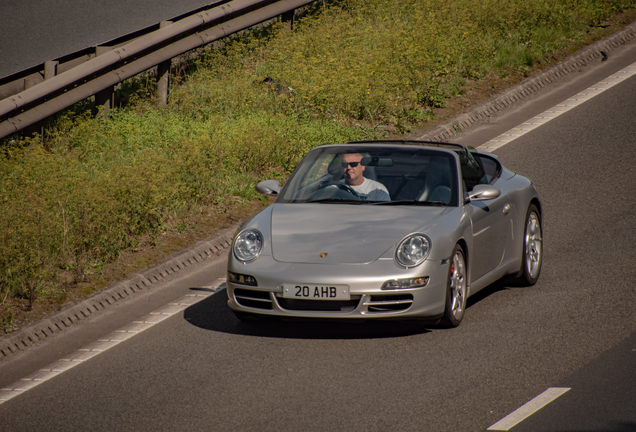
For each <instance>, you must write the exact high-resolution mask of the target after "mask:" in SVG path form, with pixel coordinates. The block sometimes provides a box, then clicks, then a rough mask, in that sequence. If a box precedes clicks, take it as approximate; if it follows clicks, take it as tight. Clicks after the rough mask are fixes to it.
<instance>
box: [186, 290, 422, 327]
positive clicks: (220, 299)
mask: <svg viewBox="0 0 636 432" xmlns="http://www.w3.org/2000/svg"><path fill="white" fill-rule="evenodd" d="M183 317H184V319H185V320H186V321H187V322H189V323H190V324H192V325H194V326H197V327H199V328H202V329H205V330H212V331H217V332H223V333H231V334H240V335H245V336H259V337H275V338H289V339H378V338H394V337H406V336H414V335H421V334H426V333H428V332H429V331H430V330H429V328H431V327H430V326H428V328H427V326H426V325H425V324H424V323H420V322H406V321H376V320H365V321H358V320H356V321H351V320H338V321H333V320H332V321H330V320H317V319H316V320H296V319H294V320H288V319H286V320H281V319H275V318H265V319H257V320H254V321H247V322H245V321H240V320H239V319H238V318H236V316H235V315H234V313H233V312H232V311H231V310H230V308H229V307H228V306H227V294H226V292H225V290H224V289H223V290H220V291H218V292H217V293H215V294H214V295H211V296H210V297H208V298H206V299H205V300H202V301H200V302H198V303H196V304H194V305H192V306H190V307H188V308H187V309H186V310H185V311H184V313H183Z"/></svg>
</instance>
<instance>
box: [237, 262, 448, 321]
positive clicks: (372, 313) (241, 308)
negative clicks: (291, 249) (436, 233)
mask: <svg viewBox="0 0 636 432" xmlns="http://www.w3.org/2000/svg"><path fill="white" fill-rule="evenodd" d="M448 266H449V264H448V262H444V261H442V262H440V261H425V262H424V263H422V264H421V265H419V266H418V267H415V268H411V269H404V268H402V267H400V266H399V265H397V264H396V263H395V261H394V260H393V259H390V260H388V259H386V260H382V259H380V260H376V261H374V262H372V263H369V264H337V265H334V264H332V265H327V264H296V263H281V262H277V261H275V260H274V259H273V258H271V257H263V256H261V257H259V258H258V259H257V260H256V261H254V262H252V263H248V264H242V263H239V262H236V261H235V260H234V259H233V257H231V258H230V262H229V264H228V271H230V272H233V273H237V274H242V275H249V276H252V277H254V278H255V279H256V281H257V286H250V285H244V284H240V283H235V282H232V281H230V280H229V278H228V282H227V294H228V306H229V307H230V308H231V309H232V310H234V311H237V312H244V313H253V314H260V315H271V316H279V317H300V318H342V319H354V318H357V319H360V318H364V319H369V318H380V319H426V320H433V319H437V318H440V317H441V316H442V315H443V313H444V307H445V303H446V291H447V286H446V285H447V278H448ZM420 276H427V277H428V278H429V280H428V284H427V285H426V286H424V287H419V288H409V289H393V290H382V289H381V287H382V285H383V284H384V283H385V282H386V281H387V280H391V279H405V278H415V277H420ZM284 283H310V284H317V285H321V284H324V285H329V284H344V285H348V286H349V292H350V299H349V300H297V299H288V298H284V297H283V284H284Z"/></svg>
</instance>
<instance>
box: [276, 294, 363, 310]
mask: <svg viewBox="0 0 636 432" xmlns="http://www.w3.org/2000/svg"><path fill="white" fill-rule="evenodd" d="M276 300H277V301H278V304H279V305H280V307H281V308H283V309H287V310H294V311H322V312H351V311H353V310H355V308H357V307H358V303H360V296H356V297H355V298H353V299H351V300H296V299H287V298H283V297H277V298H276Z"/></svg>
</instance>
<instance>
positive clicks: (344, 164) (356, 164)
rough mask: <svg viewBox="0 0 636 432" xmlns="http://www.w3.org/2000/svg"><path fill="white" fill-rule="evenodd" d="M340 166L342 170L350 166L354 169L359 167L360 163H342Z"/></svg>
mask: <svg viewBox="0 0 636 432" xmlns="http://www.w3.org/2000/svg"><path fill="white" fill-rule="evenodd" d="M340 165H342V167H343V168H346V167H347V166H349V165H351V168H355V167H357V166H358V165H360V162H342V163H341V164H340Z"/></svg>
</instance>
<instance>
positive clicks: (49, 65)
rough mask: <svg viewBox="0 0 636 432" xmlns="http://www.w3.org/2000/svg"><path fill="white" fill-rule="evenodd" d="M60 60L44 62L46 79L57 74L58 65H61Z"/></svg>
mask: <svg viewBox="0 0 636 432" xmlns="http://www.w3.org/2000/svg"><path fill="white" fill-rule="evenodd" d="M59 64H60V62H59V61H52V60H51V61H45V62H44V79H45V80H47V79H50V78H53V77H54V76H55V75H57V67H58V66H59Z"/></svg>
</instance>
